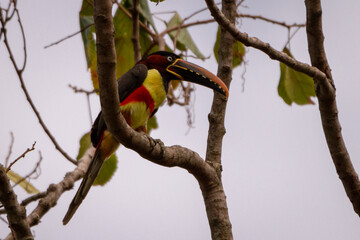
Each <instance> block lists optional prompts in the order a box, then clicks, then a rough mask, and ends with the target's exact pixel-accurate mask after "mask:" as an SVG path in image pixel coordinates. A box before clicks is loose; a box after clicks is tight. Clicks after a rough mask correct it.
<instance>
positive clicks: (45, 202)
mask: <svg viewBox="0 0 360 240" xmlns="http://www.w3.org/2000/svg"><path fill="white" fill-rule="evenodd" d="M94 152H95V148H93V147H90V148H89V149H87V150H86V152H85V153H84V155H83V156H82V157H81V159H79V164H78V165H77V166H76V168H75V169H74V170H73V171H71V172H67V173H66V174H65V177H64V179H63V180H62V181H60V182H59V183H57V184H50V185H49V187H48V189H47V191H46V193H45V196H43V195H44V193H41V194H39V195H37V196H36V197H35V195H34V196H33V198H31V199H28V200H26V199H25V200H24V201H26V202H28V201H35V200H37V199H38V198H39V197H42V198H41V199H40V201H39V203H38V205H37V206H36V208H35V209H34V210H33V211H32V212H31V213H30V214H29V215H28V216H27V218H26V221H27V223H28V224H29V225H30V226H34V225H37V224H39V223H40V220H41V218H42V217H43V216H44V215H45V214H46V213H47V212H48V211H49V210H50V209H51V208H53V207H55V206H56V203H57V201H58V200H59V198H60V197H61V196H62V194H63V193H64V192H65V191H69V190H71V189H72V188H73V186H74V183H75V182H76V181H78V180H79V179H81V178H82V177H83V176H84V175H85V173H86V171H87V169H88V167H89V165H90V162H91V160H92V158H93V156H94ZM0 184H1V183H0ZM11 239H13V237H12V235H11V234H9V235H8V236H7V237H6V240H11Z"/></svg>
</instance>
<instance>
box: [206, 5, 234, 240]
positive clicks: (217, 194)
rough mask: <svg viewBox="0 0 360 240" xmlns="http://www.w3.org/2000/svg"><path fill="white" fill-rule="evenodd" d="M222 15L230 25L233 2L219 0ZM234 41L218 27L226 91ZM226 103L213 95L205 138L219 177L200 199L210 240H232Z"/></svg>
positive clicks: (220, 72) (220, 69)
mask: <svg viewBox="0 0 360 240" xmlns="http://www.w3.org/2000/svg"><path fill="white" fill-rule="evenodd" d="M222 12H223V14H224V15H225V16H226V17H227V19H229V20H230V21H231V22H232V23H234V22H235V17H236V3H235V1H234V0H230V1H229V0H227V1H226V0H223V1H222ZM233 44H234V38H233V37H232V36H231V34H230V33H229V32H227V31H226V29H224V28H223V27H221V35H220V48H219V65H218V74H217V75H218V76H219V78H220V79H222V80H223V81H224V82H225V84H226V85H227V87H228V88H229V86H230V83H231V80H232V60H233ZM225 113H226V100H225V98H224V97H223V96H221V95H220V94H218V93H215V95H214V99H213V103H212V107H211V112H210V113H209V115H208V118H209V133H208V139H207V149H206V162H208V163H209V164H211V165H212V166H213V167H214V168H215V170H216V172H217V175H218V177H219V184H217V185H216V186H214V187H212V188H209V189H203V187H202V189H203V198H204V202H205V205H206V212H207V216H208V220H209V224H210V228H211V233H212V239H233V236H232V230H231V222H230V218H229V213H228V208H227V203H226V196H225V192H224V189H223V185H222V181H221V172H222V165H221V153H222V142H223V137H224V135H225V133H226V129H225V126H224V121H225Z"/></svg>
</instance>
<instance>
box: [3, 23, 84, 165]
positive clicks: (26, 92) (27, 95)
mask: <svg viewBox="0 0 360 240" xmlns="http://www.w3.org/2000/svg"><path fill="white" fill-rule="evenodd" d="M18 20H19V21H21V20H20V18H19V19H18ZM0 22H1V24H2V31H3V34H4V43H5V46H6V49H7V51H8V53H9V55H10V60H11V62H12V64H13V66H14V68H15V70H16V73H17V75H18V78H19V81H20V84H21V88H22V89H23V92H24V94H25V96H26V99H27V101H28V102H29V104H30V106H31V108H32V110H33V112H34V113H35V115H36V117H37V118H38V120H39V123H40V125H41V126H42V128H43V130H44V131H45V133H46V134H47V135H48V137H49V138H50V140H51V141H52V142H53V144H54V145H55V148H56V149H57V150H58V151H59V152H60V153H61V154H62V155H63V156H64V157H65V158H66V159H67V160H69V161H70V162H71V163H73V164H75V165H76V164H77V161H75V160H74V159H72V158H71V157H70V156H69V155H68V154H67V153H66V152H65V151H64V150H63V149H62V148H61V147H60V145H59V144H58V143H57V141H56V140H55V138H54V136H53V135H52V134H51V133H50V131H49V129H48V128H47V126H46V125H45V123H44V121H43V120H42V118H41V116H40V114H39V112H38V110H37V109H36V107H35V105H34V103H33V101H32V99H31V97H30V94H29V93H28V91H27V88H26V86H25V83H24V80H23V76H22V71H23V70H24V69H19V67H18V65H17V63H16V61H15V58H14V55H13V53H12V50H11V48H10V45H9V42H8V39H7V34H6V29H5V22H4V20H3V19H2V18H1V19H0ZM23 34H24V33H23ZM23 40H24V41H26V39H25V35H23ZM24 45H25V43H24ZM24 67H25V64H24Z"/></svg>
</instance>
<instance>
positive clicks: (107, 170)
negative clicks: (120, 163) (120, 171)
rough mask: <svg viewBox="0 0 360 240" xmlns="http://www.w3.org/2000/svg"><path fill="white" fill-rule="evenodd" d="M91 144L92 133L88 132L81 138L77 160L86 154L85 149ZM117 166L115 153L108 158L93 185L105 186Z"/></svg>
mask: <svg viewBox="0 0 360 240" xmlns="http://www.w3.org/2000/svg"><path fill="white" fill-rule="evenodd" d="M90 145H91V139H90V133H86V134H84V135H83V136H82V137H81V139H80V148H79V153H78V155H77V157H76V160H79V159H80V158H81V157H82V156H83V155H84V153H85V151H86V150H87V149H88V148H89V147H90ZM116 168H117V157H116V155H115V153H114V154H113V155H111V156H110V158H109V159H107V160H106V161H105V162H104V164H103V166H102V167H101V170H100V172H99V175H98V176H97V177H96V179H95V182H94V184H93V185H101V186H103V185H104V184H105V183H107V182H108V181H109V180H110V179H111V177H112V176H113V175H114V173H115V171H116Z"/></svg>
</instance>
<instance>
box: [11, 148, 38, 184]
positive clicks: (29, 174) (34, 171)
mask: <svg viewBox="0 0 360 240" xmlns="http://www.w3.org/2000/svg"><path fill="white" fill-rule="evenodd" d="M42 159H43V157H42V155H41V152H40V151H39V161H38V162H37V163H36V165H35V167H34V169H33V170H32V171H31V172H30V173H28V174H27V175H26V176H25V177H23V178H22V179H20V180H19V181H18V182H16V183H15V184H14V185H13V186H12V187H13V188H14V187H16V186H17V185H18V184H20V183H21V182H23V181H25V180H26V179H28V178H32V179H36V178H38V177H39V175H40V173H41V168H40V164H41V161H42ZM38 170H39V173H37V171H38ZM35 173H37V175H36V177H31V176H32V175H33V174H35Z"/></svg>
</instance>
